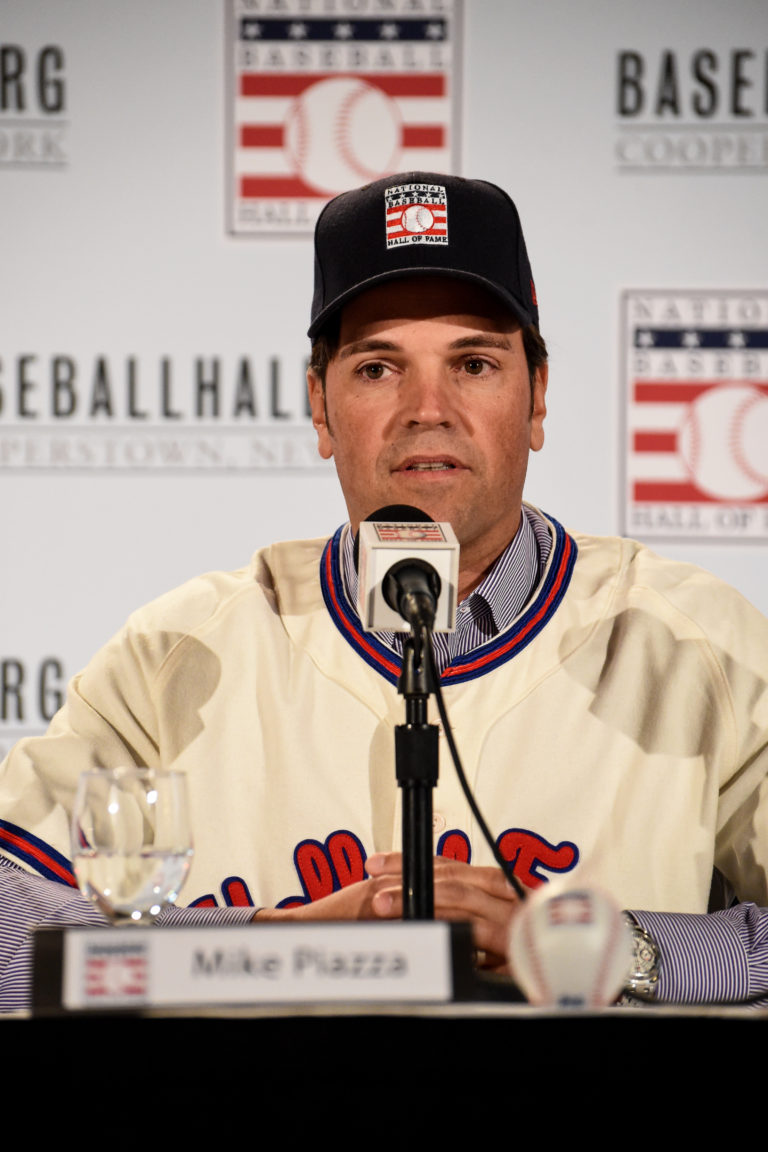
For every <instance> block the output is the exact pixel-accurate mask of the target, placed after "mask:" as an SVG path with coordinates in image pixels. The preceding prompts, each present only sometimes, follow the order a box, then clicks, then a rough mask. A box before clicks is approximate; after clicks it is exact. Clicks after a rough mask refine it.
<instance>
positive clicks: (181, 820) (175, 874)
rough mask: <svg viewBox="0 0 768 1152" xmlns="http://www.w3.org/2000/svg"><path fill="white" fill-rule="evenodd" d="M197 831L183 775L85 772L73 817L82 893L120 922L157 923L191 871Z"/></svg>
mask: <svg viewBox="0 0 768 1152" xmlns="http://www.w3.org/2000/svg"><path fill="white" fill-rule="evenodd" d="M191 859H192V833H191V829H190V820H189V804H188V801H187V780H186V776H185V775H184V774H183V773H181V772H155V771H153V770H152V769H149V768H115V769H106V768H99V769H95V770H94V771H92V772H84V773H83V774H82V776H81V777H80V781H79V783H78V788H77V794H76V797H75V806H74V811H73V814H72V861H73V864H74V869H75V875H76V876H77V882H78V884H79V886H80V891H81V892H82V893H83V895H84V896H87V897H88V899H89V900H92V901H93V902H94V904H97V905H98V906H99V908H100V909H101V911H102V912H103V913H104V915H105V916H107V917H108V918H109V919H110V920H111V921H112V923H113V924H151V923H152V921H153V920H154V919H155V917H156V916H157V914H158V913H159V912H160V911H162V909H163V908H164V907H166V905H168V904H173V903H174V901H175V900H176V898H177V896H178V894H179V890H180V889H181V886H182V884H183V883H184V880H185V878H186V875H187V872H188V871H189V865H190V861H191Z"/></svg>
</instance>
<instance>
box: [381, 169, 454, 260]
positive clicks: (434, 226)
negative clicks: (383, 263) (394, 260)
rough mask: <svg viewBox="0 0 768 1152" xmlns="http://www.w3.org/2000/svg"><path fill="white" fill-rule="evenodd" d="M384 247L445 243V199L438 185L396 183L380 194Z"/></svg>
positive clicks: (442, 190) (443, 190)
mask: <svg viewBox="0 0 768 1152" xmlns="http://www.w3.org/2000/svg"><path fill="white" fill-rule="evenodd" d="M384 204H385V213H386V215H385V229H386V236H387V248H397V247H399V246H400V245H401V244H447V243H448V200H447V198H446V195H445V188H444V187H443V186H442V184H396V185H395V186H394V187H392V188H387V190H386V191H385V193H384Z"/></svg>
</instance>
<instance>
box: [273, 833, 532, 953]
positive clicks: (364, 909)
mask: <svg viewBox="0 0 768 1152" xmlns="http://www.w3.org/2000/svg"><path fill="white" fill-rule="evenodd" d="M434 863H435V919H436V920H467V921H469V922H470V923H471V925H472V936H473V939H474V943H475V947H476V948H477V950H478V952H479V953H480V957H481V959H480V961H479V962H480V966H481V967H483V968H489V969H492V970H502V969H504V968H505V966H506V963H507V958H506V953H507V935H508V932H509V924H510V921H511V919H512V916H513V915H514V911H515V907H516V905H517V904H518V897H517V895H516V894H515V892H514V889H513V888H512V886H511V884H510V883H509V882H508V881H507V880H506V879H505V877H504V876H503V875H502V873H501V870H500V869H499V868H496V867H495V866H494V867H490V868H476V867H475V866H474V865H471V864H463V863H461V862H460V861H458V860H446V859H445V858H444V857H442V856H437V857H435V862H434ZM365 869H366V872H367V873H368V875H369V877H370V879H369V880H361V881H360V882H359V883H357V884H350V885H348V887H346V888H342V889H341V890H340V891H339V892H334V893H333V894H332V895H331V896H326V897H324V898H323V899H322V900H315V901H314V902H313V903H311V904H302V905H300V906H298V907H296V908H262V909H261V910H260V911H259V912H257V913H256V914H255V915H254V920H298V921H307V920H399V919H401V917H402V914H403V891H402V856H401V855H400V853H399V852H387V853H383V852H382V853H378V854H376V855H374V856H369V857H368V859H367V861H366V864H365Z"/></svg>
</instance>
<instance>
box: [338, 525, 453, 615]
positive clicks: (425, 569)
mask: <svg viewBox="0 0 768 1152" xmlns="http://www.w3.org/2000/svg"><path fill="white" fill-rule="evenodd" d="M355 567H356V568H357V569H358V577H359V578H358V610H359V613H360V620H361V621H362V625H363V628H364V629H365V631H366V632H379V631H382V632H385V631H386V632H404V631H405V630H406V629H405V628H404V627H403V621H405V622H406V623H407V624H408V625H409V627H411V628H414V629H419V628H421V627H424V626H426V627H428V628H430V629H432V630H434V631H437V632H452V631H453V629H454V628H455V626H456V596H457V588H458V575H459V542H458V540H457V539H456V536H455V534H454V531H453V529H452V528H451V526H450V524H445V523H438V522H436V521H433V520H432V519H431V518H430V517H429V516H428V515H427V514H426V512H422V511H421V509H419V508H413V507H412V506H411V505H409V504H389V505H387V506H386V507H385V508H379V509H378V510H377V511H376V512H374V513H372V515H370V516H369V517H368V518H367V519H366V520H364V521H363V522H362V523H361V525H360V530H359V532H358V534H357V539H356V540H355Z"/></svg>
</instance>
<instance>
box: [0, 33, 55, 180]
mask: <svg viewBox="0 0 768 1152" xmlns="http://www.w3.org/2000/svg"><path fill="white" fill-rule="evenodd" d="M64 68H65V61H64V49H63V48H62V47H61V46H60V45H58V44H43V45H39V46H38V45H35V46H34V47H30V46H29V45H26V44H10V43H2V44H0V169H2V168H25V169H26V168H38V169H46V168H63V167H66V165H67V162H68V156H67V129H68V127H69V125H68V122H67V119H66V76H65V71H64Z"/></svg>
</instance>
